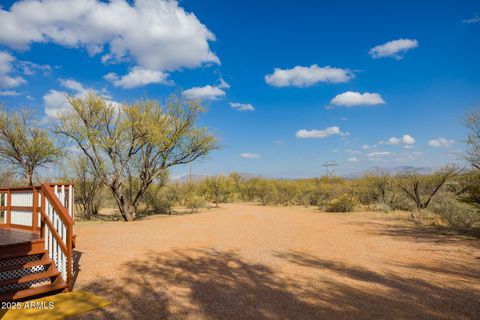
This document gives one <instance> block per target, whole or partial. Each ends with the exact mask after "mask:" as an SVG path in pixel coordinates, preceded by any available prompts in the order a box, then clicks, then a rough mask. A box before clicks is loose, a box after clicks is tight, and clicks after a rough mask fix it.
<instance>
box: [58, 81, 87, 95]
mask: <svg viewBox="0 0 480 320" xmlns="http://www.w3.org/2000/svg"><path fill="white" fill-rule="evenodd" d="M59 81H60V84H61V85H62V86H64V87H65V88H67V89H70V90H73V91H75V92H77V93H81V94H83V93H86V92H87V91H88V89H87V88H85V87H84V86H83V85H82V84H81V83H80V82H78V81H76V80H73V79H60V80H59Z"/></svg>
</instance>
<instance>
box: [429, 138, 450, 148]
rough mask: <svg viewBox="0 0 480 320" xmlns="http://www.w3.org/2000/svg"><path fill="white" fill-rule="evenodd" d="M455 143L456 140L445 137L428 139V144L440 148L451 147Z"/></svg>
mask: <svg viewBox="0 0 480 320" xmlns="http://www.w3.org/2000/svg"><path fill="white" fill-rule="evenodd" d="M454 143H455V140H449V139H445V138H437V139H433V140H430V141H428V145H429V146H430V147H434V148H440V147H443V148H449V147H451V146H452V144H454Z"/></svg>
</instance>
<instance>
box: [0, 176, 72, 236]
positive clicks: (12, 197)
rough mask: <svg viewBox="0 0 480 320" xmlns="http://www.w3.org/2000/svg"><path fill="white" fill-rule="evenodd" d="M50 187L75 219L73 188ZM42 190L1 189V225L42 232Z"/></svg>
mask: <svg viewBox="0 0 480 320" xmlns="http://www.w3.org/2000/svg"><path fill="white" fill-rule="evenodd" d="M48 185H49V186H50V187H51V188H52V189H53V192H54V193H55V195H56V196H57V198H58V199H59V201H60V203H61V204H62V206H63V207H65V208H66V209H67V212H68V215H69V216H70V217H72V219H73V218H74V216H73V214H74V213H73V186H72V185H70V184H48ZM41 189H42V186H41V185H36V186H29V187H18V188H3V189H0V211H2V215H3V221H0V223H2V222H3V225H5V226H11V227H17V228H22V229H29V230H40V210H39V209H40V205H41ZM0 226H1V225H0Z"/></svg>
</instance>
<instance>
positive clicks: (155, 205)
mask: <svg viewBox="0 0 480 320" xmlns="http://www.w3.org/2000/svg"><path fill="white" fill-rule="evenodd" d="M143 199H144V201H145V204H146V206H147V207H148V208H149V209H150V210H152V211H153V212H155V213H167V214H171V213H172V212H173V206H174V205H175V203H176V201H177V194H176V190H175V187H174V186H160V185H152V186H150V187H149V188H148V190H147V191H146V192H145V194H144V195H143Z"/></svg>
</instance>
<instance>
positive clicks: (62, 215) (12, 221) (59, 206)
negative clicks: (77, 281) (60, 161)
mask: <svg viewBox="0 0 480 320" xmlns="http://www.w3.org/2000/svg"><path fill="white" fill-rule="evenodd" d="M0 204H1V206H0V210H1V211H3V215H4V221H3V222H4V223H3V224H0V226H3V227H16V228H23V229H29V230H33V231H39V233H40V236H41V237H42V239H44V240H45V249H46V250H47V251H48V256H49V257H50V259H52V260H53V262H54V263H55V267H56V268H57V270H58V271H59V272H60V273H61V275H62V278H63V279H64V281H65V282H66V283H67V284H68V286H69V288H70V289H71V288H72V273H73V224H74V220H73V218H74V217H73V186H72V185H67V184H47V183H44V184H42V185H40V186H30V187H21V188H8V189H0Z"/></svg>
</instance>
